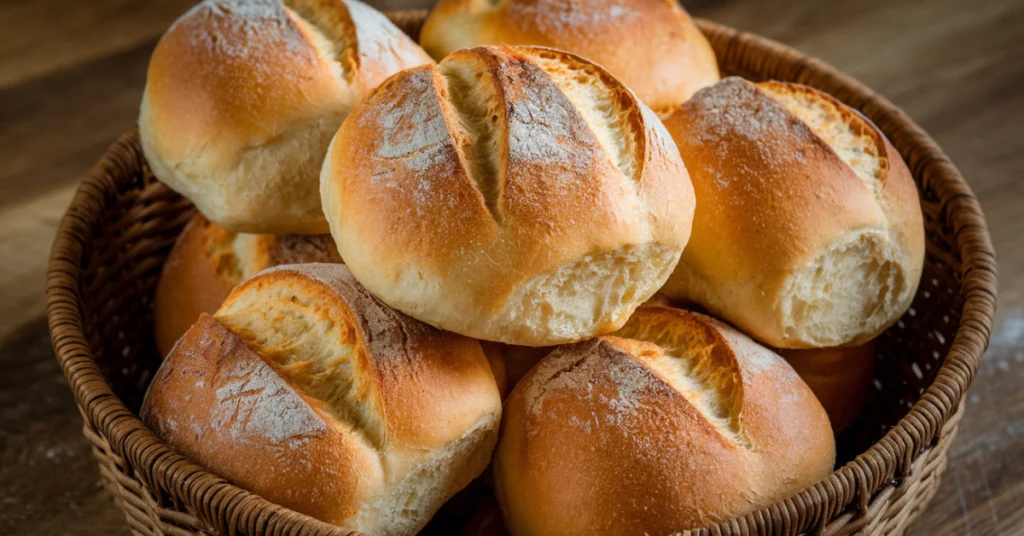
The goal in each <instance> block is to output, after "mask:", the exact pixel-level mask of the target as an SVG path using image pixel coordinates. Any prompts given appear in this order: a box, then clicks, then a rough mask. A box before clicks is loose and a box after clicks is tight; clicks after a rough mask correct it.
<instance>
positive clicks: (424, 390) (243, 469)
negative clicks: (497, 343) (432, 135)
mask: <svg viewBox="0 0 1024 536" xmlns="http://www.w3.org/2000/svg"><path fill="white" fill-rule="evenodd" d="M500 416H501V399H500V397H499V396H498V389H497V386H496V385H495V384H494V378H493V376H492V375H491V372H490V368H489V366H488V364H487V360H486V358H485V357H484V354H483V351H482V350H481V349H480V345H479V343H477V342H476V341H474V340H472V339H468V338H466V337H462V336H459V335H456V334H454V333H446V332H442V331H439V330H436V329H434V328H432V327H430V326H428V325H426V324H423V323H422V322H417V321H416V320H413V319H411V318H409V317H407V316H405V315H403V314H401V313H399V312H397V311H394V310H392V309H391V308H389V307H387V306H386V305H384V304H383V303H381V302H380V301H379V300H377V299H376V298H374V297H373V296H371V295H370V294H369V293H368V292H366V290H365V289H364V288H363V287H362V286H361V285H359V283H358V282H356V280H355V278H353V277H352V275H351V273H349V271H348V269H346V268H345V267H344V266H343V265H340V264H304V265H291V266H282V267H278V268H272V269H270V270H266V271H264V272H261V273H260V274H258V275H257V276H256V277H253V278H252V279H249V280H248V281H246V282H244V283H243V284H241V285H240V286H239V287H237V288H236V289H235V290H234V291H233V292H232V293H231V295H230V296H229V297H228V298H227V300H226V301H225V302H224V305H223V306H222V307H221V308H220V309H219V310H218V311H217V314H216V315H214V316H210V315H206V314H204V315H202V316H201V317H200V319H199V321H198V322H197V323H196V324H195V325H194V326H192V328H190V329H189V331H188V332H187V333H186V334H185V336H184V337H182V339H181V340H180V341H179V342H178V344H177V345H176V346H175V348H174V350H173V351H172V352H171V354H170V356H168V358H167V359H166V360H165V361H164V364H163V366H162V368H161V369H160V371H159V372H158V373H157V375H156V378H155V379H154V380H153V383H152V384H151V385H150V388H149V391H148V393H147V394H146V398H145V400H144V402H143V406H142V411H141V417H142V419H143V421H144V422H145V423H146V424H147V426H149V427H150V428H151V429H152V430H153V431H154V432H156V433H157V435H159V436H160V437H161V438H163V439H164V440H165V441H167V442H168V443H169V444H171V445H172V446H173V447H174V448H176V449H177V450H178V451H180V452H181V453H183V454H184V455H186V456H188V457H190V458H192V459H193V460H195V461H196V462H197V463H199V464H201V465H203V466H204V467H208V468H210V469H211V470H213V471H215V472H217V473H219V474H220V475H222V476H224V477H225V478H227V479H229V480H231V481H233V482H235V483H236V484H238V485H240V486H242V487H244V488H246V489H249V490H251V491H253V492H255V493H257V494H259V495H261V496H262V497H264V498H266V499H267V500H269V501H271V502H274V503H277V504H280V505H282V506H285V507H287V508H291V509H293V510H295V511H298V512H302V513H305V514H308V515H311V516H313V517H316V518H318V519H321V520H323V521H325V522H328V523H334V524H337V525H340V526H343V527H346V528H349V529H353V530H358V531H361V532H364V533H367V534H375V535H408V534H414V533H415V532H416V531H418V530H419V529H420V528H422V527H423V525H424V524H426V522H427V521H428V520H430V517H431V516H432V515H433V514H434V512H435V511H437V509H438V508H439V507H440V506H441V504H442V503H444V501H445V500H447V499H448V498H449V497H451V496H452V495H454V494H455V492H456V491H458V490H459V489H461V488H463V487H464V486H466V485H467V484H468V483H469V482H470V481H471V480H472V479H473V478H475V477H476V476H477V475H479V474H480V473H481V472H482V471H483V470H484V468H486V467H487V465H488V463H489V461H490V455H491V451H492V449H493V447H494V443H495V441H496V439H497V434H498V424H499V421H500Z"/></svg>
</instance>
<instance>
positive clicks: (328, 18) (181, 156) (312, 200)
mask: <svg viewBox="0 0 1024 536" xmlns="http://www.w3.org/2000/svg"><path fill="white" fill-rule="evenodd" d="M429 62H431V60H430V58H429V57H428V56H427V55H426V53H424V52H423V51H422V49H420V48H419V47H418V46H417V45H416V44H415V43H414V42H412V40H410V39H409V38H408V37H406V36H405V35H404V34H402V33H401V32H400V31H399V30H398V29H397V28H396V27H394V26H393V25H391V23H390V22H388V21H387V19H386V18H385V17H384V16H383V15H382V14H381V13H378V12H376V11H374V10H373V9H371V8H369V7H367V6H366V5H364V4H361V3H359V2H358V1H356V0H340V1H336V2H327V1H314V0H286V1H283V2H282V1H281V0H246V1H240V0H206V1H204V2H202V3H200V4H199V5H197V6H195V7H194V8H193V9H191V10H190V11H189V12H188V13H186V14H185V15H183V16H182V17H181V18H180V19H178V21H177V22H175V23H174V25H172V26H171V27H170V28H169V29H168V31H167V33H166V34H165V35H164V36H163V37H162V38H161V40H160V42H159V43H158V44H157V46H156V49H155V50H154V52H153V57H152V59H151V61H150V65H149V71H148V75H147V83H146V89H145V92H144V95H143V102H142V107H141V111H140V117H139V131H140V132H139V133H140V138H141V141H142V146H143V149H144V151H145V153H146V157H147V160H148V161H149V163H150V165H151V167H152V169H153V173H154V174H155V175H156V176H157V177H158V178H159V179H160V180H161V181H163V182H165V183H167V184H168V185H169V186H170V187H171V188H173V189H175V190H176V191H178V192H179V193H181V194H182V195H184V196H186V197H188V198H189V199H191V200H192V201H193V202H194V203H195V204H196V206H197V207H198V208H199V210H200V211H202V212H203V213H204V214H206V216H207V217H208V218H210V219H211V220H212V221H215V222H217V223H218V224H220V225H222V226H224V227H227V228H229V229H231V230H233V231H236V232H249V233H279V234H284V233H302V234H318V233H324V232H326V231H327V225H326V222H325V221H324V220H323V215H322V214H321V212H320V202H319V193H318V190H317V186H318V184H317V177H318V173H317V172H318V171H319V168H320V164H321V163H322V159H323V154H324V153H325V152H326V149H327V145H328V143H329V142H330V137H331V136H332V135H333V134H334V132H335V131H336V130H337V128H338V126H339V125H340V124H341V121H342V120H343V119H344V118H345V116H346V115H347V114H348V112H349V111H350V110H351V109H352V107H353V106H354V105H355V104H356V103H357V102H358V101H359V100H360V99H361V98H362V97H363V96H364V95H365V94H366V93H368V92H369V91H370V90H371V89H372V88H373V87H374V86H375V85H376V84H378V83H379V82H380V81H381V80H383V78H384V77H386V76H388V75H390V74H393V73H395V72H397V71H399V70H401V69H402V68H404V67H407V66H413V65H420V64H423V63H429Z"/></svg>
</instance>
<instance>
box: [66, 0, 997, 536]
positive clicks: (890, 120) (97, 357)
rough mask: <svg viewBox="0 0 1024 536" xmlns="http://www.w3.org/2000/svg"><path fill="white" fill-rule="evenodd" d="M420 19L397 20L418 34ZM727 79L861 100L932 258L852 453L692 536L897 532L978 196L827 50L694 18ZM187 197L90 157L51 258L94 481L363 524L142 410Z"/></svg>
mask: <svg viewBox="0 0 1024 536" xmlns="http://www.w3.org/2000/svg"><path fill="white" fill-rule="evenodd" d="M424 16H425V12H403V13H393V14H391V15H390V17H391V18H392V20H394V21H395V22H396V23H397V24H398V25H399V26H400V27H402V29H403V30H405V31H406V32H407V33H409V34H410V35H413V36H414V37H415V35H416V33H417V32H418V29H419V25H420V24H421V23H422V20H423V17H424ZM699 24H700V27H701V29H702V30H703V31H704V33H705V34H706V35H707V36H708V37H709V39H710V40H711V43H712V45H713V47H714V49H715V52H716V54H717V55H718V60H719V63H720V65H721V67H722V70H723V72H724V73H725V74H737V75H741V76H744V77H747V78H750V79H755V80H757V79H768V78H771V79H777V80H784V81H793V82H799V83H803V84H807V85H810V86H813V87H816V88H818V89H821V90H824V91H826V92H828V93H831V94H832V95H834V96H835V97H837V98H838V99H840V100H841V101H843V102H845V103H847V104H849V105H850V106H853V107H854V108H857V109H859V110H860V111H861V112H862V113H864V115H865V116H867V117H868V118H869V119H871V120H872V121H874V123H875V124H876V125H878V127H879V128H880V129H881V130H882V131H883V132H885V134H886V135H887V136H888V137H889V139H890V140H891V141H892V143H893V144H894V145H895V147H896V148H897V149H898V150H899V151H900V153H901V154H902V155H903V157H904V158H905V159H906V161H907V164H908V165H909V167H910V169H911V171H912V173H913V175H914V178H915V180H916V181H917V184H918V187H919V189H920V191H921V195H922V209H923V210H924V217H925V227H926V234H927V258H926V261H925V270H924V276H923V278H922V281H921V287H920V289H919V290H918V294H917V296H916V298H915V301H914V304H913V306H912V308H911V310H910V311H908V313H907V314H906V315H904V317H903V318H902V319H901V320H900V321H899V322H898V324H897V325H896V326H893V328H891V329H890V330H888V331H887V332H886V334H885V335H883V337H882V338H881V339H880V340H879V342H878V363H877V366H876V370H877V372H876V378H875V383H874V389H873V393H872V396H871V397H870V398H869V402H868V405H867V407H866V410H865V414H864V416H863V417H862V418H861V420H860V421H859V422H858V423H857V424H856V426H854V428H853V430H851V431H850V432H849V433H847V434H846V435H844V437H842V438H841V440H840V445H841V451H840V459H841V460H848V463H846V464H845V465H843V466H842V467H841V468H840V469H838V470H837V471H835V472H834V473H833V474H832V475H831V476H830V477H829V478H828V479H827V480H825V481H823V482H820V483H818V484H816V485H814V486H813V487H811V488H808V489H806V490H804V491H802V492H800V493H798V494H796V495H795V496H793V497H791V498H789V499H786V500H784V501H781V502H779V503H776V504H774V505H771V506H769V507H766V508H763V509H761V510H759V511H757V512H754V513H751V514H749V515H747V516H744V517H741V518H736V519H731V520H728V521H724V522H722V523H719V524H717V525H714V526H711V527H706V528H703V529H699V530H694V531H689V532H686V533H684V534H701V535H704V534H728V535H755V534H758V535H760V534H798V533H804V532H809V533H817V534H828V535H846V534H870V535H876V534H900V533H902V532H903V530H904V529H905V528H906V527H907V525H908V524H909V523H910V522H911V521H912V520H913V519H914V518H915V517H917V516H918V515H919V514H920V512H921V511H922V510H923V509H924V507H925V506H926V505H927V503H928V501H929V500H930V499H931V498H932V496H933V495H934V494H935V492H936V490H937V488H938V485H939V477H940V475H941V473H942V471H943V470H944V469H945V466H946V459H947V451H948V449H949V446H950V444H951V443H952V441H953V437H954V435H955V434H956V429H957V423H958V422H959V419H960V417H961V415H962V413H963V409H962V404H961V399H962V397H963V393H964V391H965V390H966V389H967V386H968V385H969V384H970V381H971V379H972V378H973V376H974V374H975V372H976V370H977V367H978V361H979V360H980V358H981V356H982V354H983V352H984V350H985V348H986V346H987V344H988V338H989V334H990V331H991V326H992V317H993V315H994V312H995V301H996V298H995V288H996V282H995V258H994V255H993V252H992V246H991V243H990V241H989V237H988V233H987V231H986V228H985V222H984V219H983V217H982V214H981V211H980V209H979V207H978V203H977V201H976V200H975V198H974V197H973V195H972V194H971V192H970V189H969V188H968V187H967V185H966V183H965V182H964V180H963V178H962V177H961V176H960V174H959V172H958V171H957V170H956V168H955V167H953V165H952V164H951V163H950V162H949V160H948V159H947V157H946V156H945V155H944V154H943V153H942V152H941V151H940V150H939V148H938V147H937V146H936V145H935V143H934V142H933V141H932V140H931V139H930V138H929V137H928V136H927V135H926V134H925V133H924V132H922V131H921V130H920V128H919V127H917V125H915V124H914V123H913V122H912V121H910V120H909V118H907V117H906V116H905V115H904V114H903V113H902V112H901V111H899V110H898V109H897V108H895V107H894V106H893V105H892V104H890V103H889V102H888V101H886V100H884V99H882V98H881V97H879V96H878V95H876V94H874V93H873V92H872V91H870V90H869V89H867V88H865V87H864V86H862V85H861V84H859V83H858V82H856V81H854V80H852V79H850V78H848V77H846V76H844V75H842V74H841V73H839V72H837V71H836V70H835V69H833V68H831V67H829V66H828V65H825V64H823V63H821V62H819V61H817V60H813V59H809V58H807V57H805V56H803V55H801V54H799V53H797V52H796V51H794V50H792V49H789V48H787V47H784V46H782V45H779V44H777V43H774V42H771V41H768V40H765V39H763V38H759V37H757V36H753V35H749V34H744V33H739V32H736V31H734V30H731V29H729V28H726V27H723V26H719V25H716V24H713V23H709V22H705V21H699ZM191 213H192V208H191V205H190V204H189V203H188V202H187V201H185V200H183V199H182V198H180V197H179V196H178V195H177V194H175V193H174V192H172V191H170V190H169V189H168V188H167V187H165V186H163V185H162V184H160V183H159V182H157V181H156V180H155V179H154V178H153V177H152V175H151V174H150V173H149V171H148V168H147V165H146V162H145V159H144V158H143V156H142V153H141V150H140V148H139V143H138V137H137V135H136V134H135V133H129V134H126V135H125V136H124V137H122V138H121V139H120V140H118V141H117V142H116V143H115V144H114V145H113V146H112V147H111V148H110V150H109V151H108V152H107V154H106V155H105V156H104V157H103V159H102V160H101V161H100V162H99V163H98V164H97V165H96V167H95V168H94V169H93V171H92V173H91V174H90V176H89V178H88V179H86V180H85V181H84V182H83V183H82V185H81V187H80V188H79V190H78V193H77V194H76V196H75V198H74V200H73V202H72V204H71V207H70V208H69V209H68V212H67V214H66V215H65V217H64V220H63V221H62V222H61V226H60V230H59V233H58V236H57V240H56V241H55V243H54V247H53V251H52V253H51V258H50V267H49V273H48V279H47V300H48V312H49V322H50V331H51V337H52V339H53V345H54V349H55V350H56V353H57V356H58V359H59V360H60V363H61V366H62V368H63V370H64V373H65V375H66V376H67V378H68V381H69V383H70V384H71V388H72V390H73V391H74V395H75V397H76V399H77V402H78V405H79V408H80V410H81V412H82V415H83V418H84V421H85V426H84V434H85V436H86V438H88V439H89V441H90V442H91V443H92V445H93V453H94V455H95V457H96V460H97V461H98V463H99V467H100V474H101V476H102V479H103V482H104V485H105V486H106V488H107V490H109V491H110V493H111V494H112V495H113V497H114V501H115V503H116V504H117V506H118V507H119V508H120V509H121V510H123V511H124V513H125V516H126V518H127V521H128V524H129V526H130V528H131V530H132V531H133V532H135V533H137V534H145V535H171V536H184V535H197V534H268V535H284V534H309V535H324V536H326V535H331V536H341V535H350V536H355V535H357V534H358V533H355V532H349V531H345V530H343V529H339V528H337V527H333V526H329V525H326V524H324V523H320V522H318V521H316V520H313V519H311V518H309V517H307V516H304V515H301V514H298V513H295V512H292V511H290V510H287V509H285V508H282V507H280V506H277V505H274V504H272V503H269V502H267V501H265V500H263V499H261V498H260V497H258V496H256V495H253V494H251V493H249V492H247V491H245V490H243V489H240V488H238V487H236V486H234V485H232V484H231V483H229V482H227V481H225V480H224V479H222V478H220V477H218V476H216V475H215V474H213V473H211V472H209V471H208V470H206V469H205V468H203V467H200V466H198V465H196V464H194V463H192V462H191V461H189V460H188V459H186V458H184V457H182V456H180V455H179V454H177V453H176V452H175V451H174V450H173V449H171V448H170V447H169V446H168V445H166V444H165V443H163V442H162V441H161V440H160V439H159V438H157V437H156V436H155V435H153V434H152V433H151V432H150V431H149V430H147V429H146V428H145V427H144V426H143V425H142V423H141V422H140V421H139V420H138V418H137V415H136V412H137V410H138V407H139V405H140V403H141V397H142V395H143V394H144V392H145V388H146V386H147V385H148V383H149V380H150V379H151V378H152V376H153V374H154V372H155V371H156V368H157V367H158V366H159V356H158V355H157V352H156V350H155V348H154V345H153V339H152V332H151V331H152V330H151V323H152V313H151V299H152V295H153V292H154V289H155V286H156V282H157V278H158V277H159V274H160V269H161V266H162V263H163V261H164V258H165V257H166V256H167V254H168V253H169V251H170V248H171V246H172V245H173V243H174V240H175V238H176V237H177V235H178V233H179V232H180V230H181V228H182V227H183V226H184V224H185V222H186V221H187V220H188V218H189V217H190V215H191Z"/></svg>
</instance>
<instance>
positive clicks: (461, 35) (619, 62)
mask: <svg viewBox="0 0 1024 536" xmlns="http://www.w3.org/2000/svg"><path fill="white" fill-rule="evenodd" d="M420 44H422V45H423V48H424V49H426V51H427V52H429V53H430V55H431V56H433V57H434V58H436V59H438V61H440V59H441V58H443V57H445V56H447V55H448V54H451V53H452V52H454V51H456V50H458V49H460V48H470V47H475V46H480V45H540V46H545V47H551V48H557V49H559V50H565V51H567V52H572V53H573V54H578V55H580V56H582V57H584V58H587V59H588V60H590V61H593V62H594V63H597V64H598V65H602V66H603V67H605V68H606V69H608V71H609V72H611V73H612V74H613V75H615V77H616V78H618V79H619V80H620V81H622V83H623V84H625V85H626V86H627V87H629V88H630V89H632V90H633V91H634V92H635V93H636V94H637V96H638V97H640V100H642V101H644V103H646V104H647V105H648V106H650V107H651V108H653V109H654V110H656V111H659V112H660V111H662V110H666V109H668V108H670V107H673V106H676V105H679V104H681V103H682V102H683V101H685V100H686V99H688V98H690V96H691V95H693V94H694V93H695V92H696V91H697V90H698V89H700V88H702V87H704V86H708V85H711V84H714V83H715V82H717V81H718V76H719V75H718V63H717V61H716V60H715V53H714V51H713V50H712V49H711V45H710V44H709V43H708V40H707V39H706V38H705V37H704V34H702V33H701V32H700V30H699V29H698V28H697V26H696V25H695V24H694V23H693V20H692V19H691V18H690V16H689V15H688V14H687V13H686V11H685V10H683V8H682V7H680V6H679V4H678V3H677V2H675V0H497V1H491V0H441V1H440V2H438V3H437V5H436V6H435V7H434V9H433V11H431V13H430V16H428V17H427V20H426V22H424V24H423V29H422V31H421V32H420Z"/></svg>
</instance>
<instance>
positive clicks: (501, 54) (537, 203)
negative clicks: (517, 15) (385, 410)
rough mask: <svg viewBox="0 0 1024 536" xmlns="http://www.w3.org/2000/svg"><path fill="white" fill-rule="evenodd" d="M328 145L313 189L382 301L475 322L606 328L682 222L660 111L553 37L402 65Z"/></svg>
mask: <svg viewBox="0 0 1024 536" xmlns="http://www.w3.org/2000/svg"><path fill="white" fill-rule="evenodd" d="M334 147H344V150H331V151H330V152H329V153H328V158H327V160H326V161H325V163H324V169H323V174H322V177H321V188H322V196H321V197H322V199H323V203H324V212H325V214H327V216H328V221H329V223H330V225H331V229H332V235H333V236H334V238H335V240H336V241H337V243H338V247H339V251H340V252H341V253H342V257H343V258H344V259H345V262H346V263H347V264H348V265H349V266H350V267H351V268H352V271H353V272H354V273H355V274H356V275H357V276H358V277H359V278H360V281H362V282H363V283H364V284H365V285H366V286H367V288H369V289H370V290H371V291H372V292H374V293H375V294H376V295H378V296H380V297H382V299H384V301H386V302H387V303H389V304H390V305H392V306H394V307H396V308H398V309H400V310H402V311H405V312H406V313H407V314H410V315H412V316H414V317H417V318H419V319H421V320H424V321H426V322H429V323H431V324H433V325H436V326H439V327H442V328H444V329H450V330H453V331H457V332H460V333H464V334H467V335H471V336H474V337H477V338H483V339H490V340H500V341H503V342H510V343H517V344H528V345H543V344H554V343H558V342H566V341H572V340H578V339H580V338H582V337H584V336H589V335H592V334H593V333H595V332H607V331H610V330H613V329H615V328H617V327H618V326H619V325H621V324H622V322H624V321H625V319H626V317H627V316H628V314H629V312H631V311H632V309H633V308H635V307H636V306H637V305H639V303H640V302H642V301H643V299H646V297H647V296H649V295H650V294H652V293H653V290H652V289H653V286H654V285H653V284H652V283H653V282H655V281H657V280H659V279H661V278H663V277H665V274H667V271H668V270H670V269H671V266H672V265H673V264H674V263H675V258H676V256H677V255H678V253H679V251H680V250H681V249H682V247H683V246H684V245H685V243H686V240H687V237H688V234H689V224H690V220H689V218H690V214H691V213H692V210H693V203H692V199H691V189H690V186H689V184H688V180H687V175H686V169H685V167H684V166H683V164H682V161H681V160H680V159H679V158H678V154H677V151H676V150H675V149H674V147H673V144H672V143H671V141H670V139H669V137H668V134H667V132H665V130H664V128H663V126H662V125H661V123H660V121H658V119H657V118H656V117H655V116H654V114H653V113H652V112H651V111H650V110H649V109H648V108H647V107H646V106H644V105H643V104H642V103H640V102H639V100H637V99H636V97H635V96H634V95H633V94H632V93H631V92H629V91H628V90H627V89H626V88H624V87H623V86H621V84H619V83H618V82H617V81H615V79H614V78H613V77H612V76H611V75H609V74H608V73H607V72H606V71H605V70H604V69H602V68H600V67H598V66H596V65H594V64H592V63H590V62H587V61H585V60H583V59H581V58H579V57H577V56H574V55H571V54H567V53H564V52H560V51H555V50H550V49H544V48H537V47H519V48H510V47H480V48H474V49H467V50H462V51H459V52H456V53H454V54H452V55H450V56H448V57H447V58H446V59H445V60H444V61H443V62H442V63H441V65H440V66H438V67H435V66H423V67H418V68H414V69H409V70H407V71H405V72H403V73H402V74H401V75H398V76H395V77H393V78H391V79H389V80H388V81H386V82H385V83H384V84H382V85H381V87H380V88H378V89H377V90H376V91H375V92H374V93H373V94H372V95H371V96H370V97H369V98H368V99H367V100H366V101H364V102H363V103H362V104H361V105H360V106H359V107H358V108H357V109H356V110H355V111H354V112H353V114H352V115H351V116H350V118H349V120H347V121H346V122H345V124H344V125H343V126H342V128H341V130H340V131H339V132H338V135H337V137H336V138H335V140H334ZM618 274H622V277H618V279H616V277H617V275H618ZM587 278H591V279H587ZM613 280H614V281H613ZM555 288H560V289H561V290H558V291H556V290H554V289H555ZM558 292H561V294H560V295H559V294H558ZM552 294H554V295H552Z"/></svg>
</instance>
